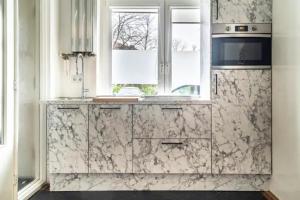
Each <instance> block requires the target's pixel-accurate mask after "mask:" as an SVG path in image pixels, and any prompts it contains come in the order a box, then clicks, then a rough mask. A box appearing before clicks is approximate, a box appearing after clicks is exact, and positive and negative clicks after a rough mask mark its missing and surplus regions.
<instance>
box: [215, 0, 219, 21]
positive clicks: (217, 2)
mask: <svg viewBox="0 0 300 200" xmlns="http://www.w3.org/2000/svg"><path fill="white" fill-rule="evenodd" d="M216 4H217V5H216V7H217V8H216V9H217V13H216V20H218V19H219V0H216Z"/></svg>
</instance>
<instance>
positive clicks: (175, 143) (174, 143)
mask: <svg viewBox="0 0 300 200" xmlns="http://www.w3.org/2000/svg"><path fill="white" fill-rule="evenodd" d="M161 144H162V145H183V143H182V142H162V143H161Z"/></svg>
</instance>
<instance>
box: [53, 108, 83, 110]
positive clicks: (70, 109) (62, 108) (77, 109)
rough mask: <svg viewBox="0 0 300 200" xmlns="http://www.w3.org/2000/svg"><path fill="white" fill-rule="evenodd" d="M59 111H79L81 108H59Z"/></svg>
mask: <svg viewBox="0 0 300 200" xmlns="http://www.w3.org/2000/svg"><path fill="white" fill-rule="evenodd" d="M57 109H58V110H79V107H69V108H57Z"/></svg>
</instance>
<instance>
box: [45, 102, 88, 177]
mask: <svg viewBox="0 0 300 200" xmlns="http://www.w3.org/2000/svg"><path fill="white" fill-rule="evenodd" d="M47 130H48V152H49V173H88V106H87V105H49V106H48V107H47Z"/></svg>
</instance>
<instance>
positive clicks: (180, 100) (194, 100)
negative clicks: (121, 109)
mask: <svg viewBox="0 0 300 200" xmlns="http://www.w3.org/2000/svg"><path fill="white" fill-rule="evenodd" d="M40 103H41V104H49V105H50V104H130V105H134V104H173V105H174V104H179V105H180V104H183V105H184V104H200V105H201V104H204V105H207V104H208V105H209V104H211V100H206V99H202V98H199V97H164V96H160V97H150V98H140V99H139V101H138V102H94V101H93V98H86V99H80V98H55V99H46V100H41V101H40Z"/></svg>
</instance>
